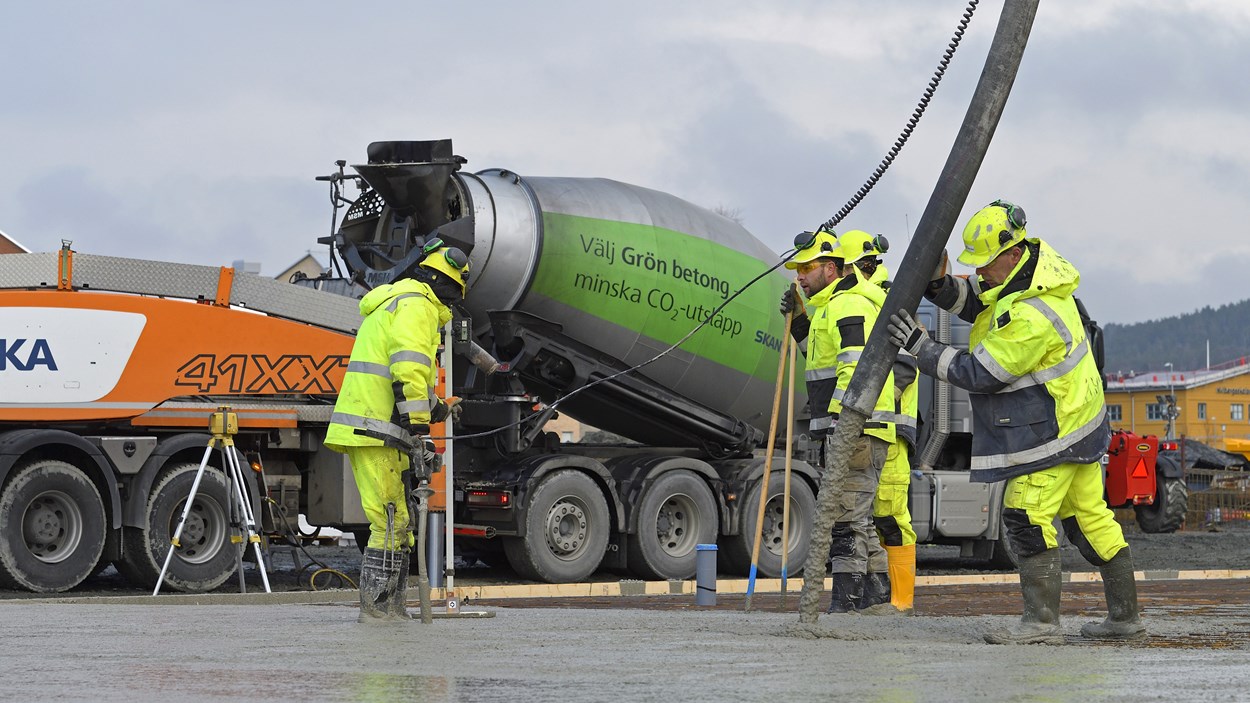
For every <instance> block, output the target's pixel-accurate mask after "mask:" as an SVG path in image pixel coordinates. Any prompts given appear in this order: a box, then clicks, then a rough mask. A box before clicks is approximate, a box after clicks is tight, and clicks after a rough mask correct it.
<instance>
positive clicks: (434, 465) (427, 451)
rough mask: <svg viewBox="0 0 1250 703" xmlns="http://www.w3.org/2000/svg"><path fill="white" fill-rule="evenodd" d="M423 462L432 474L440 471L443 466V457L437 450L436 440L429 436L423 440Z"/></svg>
mask: <svg viewBox="0 0 1250 703" xmlns="http://www.w3.org/2000/svg"><path fill="white" fill-rule="evenodd" d="M421 462H422V463H423V464H425V467H426V468H427V469H429V471H430V473H432V474H436V473H438V472H439V470H440V469H442V468H443V457H442V456H440V455H439V453H438V451H436V448H435V446H434V440H432V439H430V438H429V437H424V438H422V440H421Z"/></svg>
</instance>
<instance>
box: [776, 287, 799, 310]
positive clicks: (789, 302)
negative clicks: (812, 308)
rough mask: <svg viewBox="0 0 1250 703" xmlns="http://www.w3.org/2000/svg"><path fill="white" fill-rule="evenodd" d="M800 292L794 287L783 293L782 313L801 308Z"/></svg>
mask: <svg viewBox="0 0 1250 703" xmlns="http://www.w3.org/2000/svg"><path fill="white" fill-rule="evenodd" d="M800 307H801V306H800V304H799V294H798V293H796V292H795V290H794V288H793V287H791V288H787V289H785V290H784V291H783V292H782V293H781V314H782V315H784V314H786V313H788V312H797V311H798V310H799V309H800Z"/></svg>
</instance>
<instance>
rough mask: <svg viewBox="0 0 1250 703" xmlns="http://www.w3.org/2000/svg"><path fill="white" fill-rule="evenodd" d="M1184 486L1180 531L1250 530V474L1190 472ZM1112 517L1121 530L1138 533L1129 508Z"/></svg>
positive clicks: (1135, 518) (1243, 472)
mask: <svg viewBox="0 0 1250 703" xmlns="http://www.w3.org/2000/svg"><path fill="white" fill-rule="evenodd" d="M1185 485H1186V486H1187V487H1188V489H1189V502H1188V505H1187V510H1186V512H1185V522H1184V524H1183V525H1182V526H1181V530H1182V531H1186V530H1187V531H1210V530H1213V529H1224V528H1250V472H1247V471H1240V470H1223V469H1198V468H1189V469H1186V470H1185ZM1115 515H1116V520H1118V521H1119V522H1120V523H1121V524H1122V525H1123V526H1124V527H1126V528H1128V529H1130V530H1136V529H1137V515H1136V513H1135V512H1134V510H1133V509H1132V508H1122V509H1119V510H1116V511H1115Z"/></svg>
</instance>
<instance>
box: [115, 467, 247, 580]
mask: <svg viewBox="0 0 1250 703" xmlns="http://www.w3.org/2000/svg"><path fill="white" fill-rule="evenodd" d="M198 471H199V466H198V465H197V464H190V463H187V464H176V465H174V466H172V467H171V468H168V469H166V470H165V471H164V472H162V474H161V476H160V477H159V478H158V479H157V481H156V485H155V486H153V488H152V493H151V494H150V495H149V496H148V504H147V511H146V513H147V514H146V515H145V516H144V526H143V527H142V528H138V527H127V528H125V529H124V530H123V532H122V558H121V559H120V560H118V561H117V562H116V566H117V570H118V571H119V572H121V574H122V575H123V576H125V577H126V579H127V580H128V581H130V582H131V583H132V584H134V585H135V586H141V587H143V588H154V587H155V586H156V582H157V580H158V579H159V578H160V575H161V568H162V567H163V566H164V564H165V558H166V556H167V555H168V554H169V547H170V543H171V541H172V539H173V536H174V532H175V531H176V530H177V529H178V523H179V522H180V521H181V519H182V513H183V510H184V507H185V506H186V503H187V497H188V496H190V495H191V486H192V484H193V483H194V482H195V475H196V473H197V472H198ZM227 495H228V494H227V492H226V477H225V475H223V474H222V473H221V472H220V471H218V470H217V469H216V468H213V467H206V468H205V469H204V473H203V475H202V477H201V478H200V485H199V487H198V488H197V489H196V493H195V501H194V502H193V503H192V504H191V512H189V513H188V514H187V519H186V524H185V525H183V528H182V534H181V535H180V536H179V539H178V542H179V547H178V548H177V549H175V550H174V556H173V558H172V559H170V561H169V569H168V570H167V571H166V572H165V582H164V583H163V584H161V587H162V588H164V587H169V588H172V589H173V590H175V591H182V592H184V593H203V592H205V591H211V590H213V589H214V588H217V587H218V586H220V585H221V584H223V583H225V582H226V580H227V579H229V578H230V577H231V576H232V575H234V572H235V569H236V568H237V567H238V562H237V550H238V548H239V547H237V546H236V545H234V544H233V543H232V542H231V541H230V501H229V499H228V498H227Z"/></svg>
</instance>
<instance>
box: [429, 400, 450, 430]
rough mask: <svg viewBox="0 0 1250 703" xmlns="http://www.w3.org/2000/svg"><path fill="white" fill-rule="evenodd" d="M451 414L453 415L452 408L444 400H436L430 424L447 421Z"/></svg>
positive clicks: (431, 412) (431, 410)
mask: <svg viewBox="0 0 1250 703" xmlns="http://www.w3.org/2000/svg"><path fill="white" fill-rule="evenodd" d="M449 414H451V408H450V407H449V406H448V405H447V403H444V402H443V399H442V398H435V399H434V407H433V408H431V409H430V424H434V423H438V422H442V421H443V420H446V419H447V416H448V415H449Z"/></svg>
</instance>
